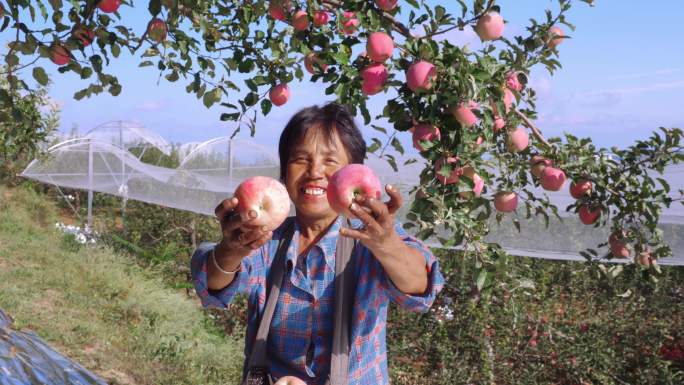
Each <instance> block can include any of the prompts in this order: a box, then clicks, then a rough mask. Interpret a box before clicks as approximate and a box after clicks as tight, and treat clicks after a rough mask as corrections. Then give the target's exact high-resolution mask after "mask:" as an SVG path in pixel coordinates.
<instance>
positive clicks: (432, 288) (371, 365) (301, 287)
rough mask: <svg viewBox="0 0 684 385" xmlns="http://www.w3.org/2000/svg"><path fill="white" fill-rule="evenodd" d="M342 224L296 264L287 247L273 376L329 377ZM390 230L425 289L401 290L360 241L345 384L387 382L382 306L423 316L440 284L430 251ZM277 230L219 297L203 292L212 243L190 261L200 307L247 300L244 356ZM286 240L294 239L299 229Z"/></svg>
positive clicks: (273, 340)
mask: <svg viewBox="0 0 684 385" xmlns="http://www.w3.org/2000/svg"><path fill="white" fill-rule="evenodd" d="M341 221H342V217H338V219H337V221H336V222H335V223H334V224H333V225H332V226H331V227H330V229H329V230H328V232H327V234H325V236H324V237H323V238H322V239H321V240H320V241H319V242H318V243H317V244H316V245H315V246H313V247H311V248H310V251H309V252H308V254H307V255H306V257H305V258H302V257H300V258H299V259H297V255H298V254H299V251H298V250H297V248H298V242H295V241H293V242H290V246H289V248H288V250H287V263H288V266H291V267H292V268H291V269H286V271H285V276H284V279H283V281H284V282H283V285H282V288H281V291H280V296H279V298H278V304H277V306H276V308H275V313H274V315H273V320H272V322H271V328H270V333H269V337H268V343H267V350H268V360H269V365H270V371H271V374H272V375H273V376H274V378H280V377H282V376H286V375H291V376H297V377H299V378H301V379H302V380H304V381H305V382H306V383H307V384H310V385H319V384H320V385H323V384H324V382H325V380H326V379H327V377H328V373H329V372H330V352H331V349H332V335H333V309H334V302H335V294H334V293H335V288H334V285H333V282H334V278H335V248H336V243H337V239H338V237H339V236H340V235H339V230H340V226H341V223H342V222H341ZM395 228H396V231H397V233H398V234H399V235H400V236H401V237H402V239H403V241H404V242H405V243H406V244H407V245H409V246H411V247H413V248H415V249H417V250H419V251H420V252H421V253H422V254H423V255H424V256H425V268H426V271H427V274H428V289H427V290H426V292H425V293H424V294H423V295H419V296H415V295H408V294H405V293H403V292H401V291H400V290H399V289H397V288H396V287H395V286H394V284H393V283H392V281H391V280H390V279H389V278H388V276H387V274H386V273H385V271H384V269H383V268H382V265H381V264H380V263H379V262H378V261H377V260H376V259H375V258H374V257H373V255H372V254H371V252H370V251H369V250H368V249H367V248H366V247H364V246H363V245H362V244H361V243H359V245H358V247H356V248H355V252H354V255H352V257H351V263H354V265H355V274H356V277H357V278H358V280H357V287H356V295H355V299H354V304H353V308H352V323H351V341H352V343H351V351H350V355H349V385H379V384H388V383H389V375H388V372H387V346H386V341H385V339H386V331H385V328H386V325H387V308H388V305H389V301H390V300H392V301H394V302H395V303H397V304H398V305H400V306H401V307H403V308H405V309H407V310H410V311H415V312H427V311H428V309H429V308H430V306H431V305H432V302H433V301H434V299H435V296H436V295H437V293H439V291H440V290H441V289H442V286H443V284H444V278H443V277H442V274H441V273H440V271H439V264H438V262H437V260H436V258H435V257H434V255H433V254H432V253H431V252H430V250H429V249H428V248H427V247H426V246H425V245H423V243H422V242H420V241H419V240H417V239H415V238H413V237H411V236H409V235H408V234H407V233H406V231H404V229H402V228H401V226H400V225H399V224H396V225H395ZM283 231H284V228H283V226H281V227H280V228H278V229H276V230H275V231H274V233H273V238H272V239H271V241H269V242H268V243H266V244H265V245H264V246H262V247H261V248H260V249H258V250H256V251H255V252H254V253H252V254H250V255H249V256H248V257H246V258H244V259H243V260H242V269H241V271H240V272H239V273H238V274H237V275H236V277H235V279H233V281H232V282H231V284H230V285H228V286H227V287H226V288H224V289H222V290H219V291H213V290H208V288H207V265H206V264H207V261H208V259H207V258H208V256H209V255H210V251H211V249H212V248H213V247H214V245H215V244H211V243H204V244H202V245H201V246H200V247H199V248H198V249H197V250H196V251H195V253H194V254H193V256H192V261H191V267H192V277H193V282H194V285H195V290H196V292H197V294H198V295H199V297H200V299H201V300H202V304H203V306H205V307H210V306H215V307H225V306H226V305H228V304H229V303H230V302H231V301H232V300H233V298H234V297H235V295H236V294H237V293H247V294H248V296H249V298H248V325H247V335H246V343H245V355H246V356H247V357H248V356H249V352H251V344H252V343H253V341H254V339H255V338H256V332H257V329H258V327H259V325H258V323H257V321H258V320H259V319H260V318H259V316H260V315H261V314H262V313H263V311H264V307H265V305H266V277H267V276H268V273H269V270H270V266H271V261H272V260H273V258H275V254H276V248H277V246H278V242H279V241H280V239H281V238H282V236H283ZM292 239H293V240H296V239H299V226H298V225H295V232H294V236H293V238H292ZM257 313H258V314H257ZM246 360H247V359H246ZM246 360H245V361H246ZM245 364H246V362H245Z"/></svg>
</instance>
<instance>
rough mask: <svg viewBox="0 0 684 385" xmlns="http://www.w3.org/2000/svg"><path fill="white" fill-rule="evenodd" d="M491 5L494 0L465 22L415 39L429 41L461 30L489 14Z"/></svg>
mask: <svg viewBox="0 0 684 385" xmlns="http://www.w3.org/2000/svg"><path fill="white" fill-rule="evenodd" d="M493 5H494V0H489V3H487V6H486V7H485V8H484V11H482V13H480V14H479V15H475V16H473V17H472V18H471V19H468V20H466V21H461V22H460V23H458V24H455V25H454V26H452V27H449V28H447V29H443V30H441V31H435V32H432V33H428V34H426V35H424V36H421V37H418V38H417V39H418V40H421V39H429V38H431V37H433V36H437V35H441V34H443V33H447V32H449V31H453V30H455V29H456V28H463V27H465V26H466V25H468V24H470V23H472V22H473V21H475V20H477V19H479V18H481V17H482V16H484V14H485V13H487V12H489V10H490V9H491V8H492V6H493Z"/></svg>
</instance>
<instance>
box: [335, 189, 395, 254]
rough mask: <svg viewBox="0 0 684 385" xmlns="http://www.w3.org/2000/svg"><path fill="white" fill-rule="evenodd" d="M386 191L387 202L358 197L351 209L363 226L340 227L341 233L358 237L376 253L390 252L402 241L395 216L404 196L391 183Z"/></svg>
mask: <svg viewBox="0 0 684 385" xmlns="http://www.w3.org/2000/svg"><path fill="white" fill-rule="evenodd" d="M385 191H387V195H389V197H390V199H389V201H387V202H382V201H380V200H378V199H374V198H366V197H364V196H358V197H356V198H355V199H354V203H352V204H351V207H350V210H351V212H352V213H353V214H354V215H355V216H356V217H357V218H358V219H360V220H361V222H362V223H363V227H361V228H357V229H350V228H342V229H340V234H341V235H343V236H345V237H350V238H354V239H358V240H359V241H361V243H363V245H364V246H366V247H367V248H368V249H369V250H370V251H371V252H373V253H374V254H377V253H386V252H389V251H390V250H391V249H392V248H394V247H396V246H397V245H399V244H401V243H402V242H401V239H400V238H399V235H398V234H397V232H396V230H395V229H394V224H395V218H394V216H395V213H396V212H397V211H398V210H399V208H400V207H401V205H402V203H403V198H402V197H401V193H400V192H399V190H397V189H396V188H394V187H393V186H391V185H387V186H386V187H385Z"/></svg>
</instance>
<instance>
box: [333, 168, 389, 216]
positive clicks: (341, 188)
mask: <svg viewBox="0 0 684 385" xmlns="http://www.w3.org/2000/svg"><path fill="white" fill-rule="evenodd" d="M381 188H382V187H381V186H380V179H378V177H377V176H376V175H375V173H374V172H373V170H372V169H371V168H370V167H368V166H365V165H363V164H357V163H354V164H349V165H347V166H344V167H342V168H341V169H339V170H337V171H336V172H335V173H334V174H333V175H332V176H331V177H330V180H329V181H328V190H327V192H326V193H327V197H328V203H329V204H330V207H331V208H332V209H333V210H335V212H337V213H339V214H342V215H344V216H346V217H347V218H354V217H355V216H354V214H352V212H351V211H350V210H349V206H350V205H351V204H352V202H353V201H354V197H356V196H357V195H363V196H365V197H367V198H375V199H380V197H381V195H382V190H381Z"/></svg>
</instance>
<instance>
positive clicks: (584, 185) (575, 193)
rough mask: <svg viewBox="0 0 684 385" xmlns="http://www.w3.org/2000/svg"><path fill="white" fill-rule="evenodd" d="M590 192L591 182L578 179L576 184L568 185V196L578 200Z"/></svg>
mask: <svg viewBox="0 0 684 385" xmlns="http://www.w3.org/2000/svg"><path fill="white" fill-rule="evenodd" d="M590 192H591V181H588V180H586V179H579V180H577V183H574V182H573V183H571V184H570V195H572V197H573V198H575V199H580V198H581V197H583V196H584V195H587V194H589V193H590Z"/></svg>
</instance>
